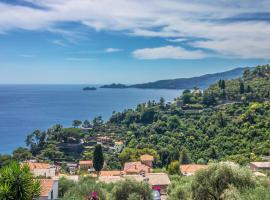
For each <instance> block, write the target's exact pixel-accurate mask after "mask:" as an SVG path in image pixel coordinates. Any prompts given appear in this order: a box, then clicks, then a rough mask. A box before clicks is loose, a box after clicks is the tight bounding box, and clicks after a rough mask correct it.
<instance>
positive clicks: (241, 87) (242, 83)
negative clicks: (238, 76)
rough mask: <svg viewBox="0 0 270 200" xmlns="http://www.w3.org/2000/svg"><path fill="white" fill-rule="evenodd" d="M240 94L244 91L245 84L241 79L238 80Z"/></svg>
mask: <svg viewBox="0 0 270 200" xmlns="http://www.w3.org/2000/svg"><path fill="white" fill-rule="evenodd" d="M239 87H240V94H243V93H245V86H244V82H243V81H240V86H239Z"/></svg>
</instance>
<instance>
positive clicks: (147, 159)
mask: <svg viewBox="0 0 270 200" xmlns="http://www.w3.org/2000/svg"><path fill="white" fill-rule="evenodd" d="M141 160H144V161H153V160H154V157H153V156H151V155H149V154H144V155H141Z"/></svg>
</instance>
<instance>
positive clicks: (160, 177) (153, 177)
mask: <svg viewBox="0 0 270 200" xmlns="http://www.w3.org/2000/svg"><path fill="white" fill-rule="evenodd" d="M124 178H131V179H134V180H136V181H139V182H141V181H148V182H149V184H150V185H151V186H163V185H165V186H168V185H169V184H170V179H169V177H168V175H167V174H166V173H148V174H145V175H144V176H142V175H138V174H137V175H124V176H100V177H99V181H101V182H105V183H115V182H117V181H120V180H123V179H124Z"/></svg>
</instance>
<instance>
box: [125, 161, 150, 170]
mask: <svg viewBox="0 0 270 200" xmlns="http://www.w3.org/2000/svg"><path fill="white" fill-rule="evenodd" d="M151 171H152V168H151V167H148V166H147V165H145V164H142V163H141V162H126V163H125V165H124V172H126V173H140V172H145V173H149V172H151Z"/></svg>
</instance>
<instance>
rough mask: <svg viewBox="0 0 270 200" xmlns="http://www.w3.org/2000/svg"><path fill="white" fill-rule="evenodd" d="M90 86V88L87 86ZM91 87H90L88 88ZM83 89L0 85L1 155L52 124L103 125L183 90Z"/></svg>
mask: <svg viewBox="0 0 270 200" xmlns="http://www.w3.org/2000/svg"><path fill="white" fill-rule="evenodd" d="M88 86H89V85H88ZM90 86H91V85H90ZM83 87H85V85H0V154H11V153H12V151H13V150H14V149H16V148H17V147H19V146H23V147H24V146H25V139H26V136H27V135H28V134H30V133H32V132H33V131H34V130H36V129H40V130H46V129H48V128H50V127H52V126H53V125H54V124H62V125H63V126H64V127H70V126H71V124H72V121H73V120H75V119H79V120H82V121H83V120H86V119H87V120H92V119H93V118H94V117H96V116H102V118H103V119H104V120H105V121H106V120H108V119H109V117H110V116H111V115H112V113H113V111H117V112H118V111H123V110H124V109H127V108H135V107H136V106H137V104H139V103H144V102H147V101H149V100H155V101H159V99H160V98H161V97H163V98H164V99H165V100H166V101H167V102H169V101H172V100H173V99H174V98H176V97H178V96H180V95H181V93H182V90H165V89H158V90H155V89H133V88H128V89H105V88H104V89H101V88H98V89H97V90H95V91H83V90H82V88H83Z"/></svg>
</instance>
